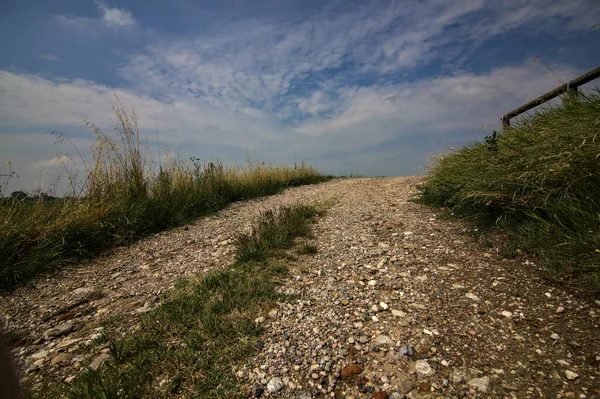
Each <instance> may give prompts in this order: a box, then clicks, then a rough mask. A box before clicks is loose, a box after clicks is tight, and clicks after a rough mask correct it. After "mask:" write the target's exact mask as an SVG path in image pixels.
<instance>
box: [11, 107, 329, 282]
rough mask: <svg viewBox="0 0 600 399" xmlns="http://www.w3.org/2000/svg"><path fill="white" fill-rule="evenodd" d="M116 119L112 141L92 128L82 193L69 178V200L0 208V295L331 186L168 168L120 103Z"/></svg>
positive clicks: (259, 173) (297, 173)
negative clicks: (83, 263)
mask: <svg viewBox="0 0 600 399" xmlns="http://www.w3.org/2000/svg"><path fill="white" fill-rule="evenodd" d="M113 111H114V115H115V120H116V122H117V126H116V129H115V130H116V132H117V135H116V136H115V137H112V136H109V135H108V134H106V133H104V132H102V131H101V130H100V129H99V128H98V127H97V126H96V125H94V124H93V123H91V122H90V123H88V126H89V127H90V129H91V130H92V132H93V133H94V136H95V137H96V141H95V143H94V144H93V145H92V146H91V159H90V160H87V161H86V160H84V159H83V156H81V155H80V156H81V157H82V161H83V164H84V165H85V167H86V180H85V182H83V183H82V184H80V185H79V184H77V182H76V178H75V176H73V175H69V187H70V191H71V192H70V193H69V195H68V196H67V197H66V198H62V199H59V200H55V201H51V202H48V201H42V200H39V201H29V200H27V199H22V198H12V199H4V200H2V201H0V288H10V287H13V286H15V285H16V284H19V283H23V282H26V281H27V280H29V279H31V278H33V277H35V276H36V275H39V274H40V273H44V272H47V271H50V270H53V269H55V268H57V267H59V266H61V265H65V264H73V263H76V262H77V261H79V260H81V259H82V258H86V257H91V256H95V255H97V254H98V253H100V252H101V251H103V250H104V249H106V248H110V247H114V246H119V245H127V244H130V243H131V242H133V241H135V240H137V239H139V238H141V237H144V236H147V235H149V234H152V233H155V232H157V231H160V230H163V229H167V228H170V227H173V226H178V225H182V224H185V223H186V222H189V221H191V220H193V219H195V218H197V217H199V216H202V215H206V214H209V213H211V212H215V211H217V210H220V209H222V208H224V207H226V206H227V205H228V204H229V203H231V202H233V201H238V200H242V199H248V198H254V197H260V196H265V195H271V194H275V193H278V192H280V191H281V190H283V189H284V188H286V187H291V186H297V185H303V184H313V183H319V182H322V181H325V180H327V179H328V178H329V177H326V176H323V175H321V174H320V173H319V172H318V171H317V170H316V169H314V168H313V167H312V166H309V165H306V164H304V163H301V164H300V165H294V166H293V167H291V166H275V165H271V164H267V163H264V162H257V161H252V160H249V161H248V164H247V165H245V166H238V165H225V164H223V163H222V162H219V161H213V162H201V161H200V160H199V159H196V158H192V159H190V160H179V159H173V158H172V157H170V156H169V155H168V154H167V157H166V159H167V160H166V161H159V162H157V161H156V160H155V159H154V158H153V157H152V153H151V151H150V149H149V147H148V146H147V144H146V141H145V139H144V138H143V135H142V133H141V132H140V130H139V128H138V120H137V116H136V115H135V112H133V111H132V112H131V113H127V112H126V111H125V110H124V107H123V106H122V104H121V103H120V102H118V99H117V105H116V106H113ZM55 135H56V136H57V137H58V138H59V141H61V142H70V140H69V139H68V138H67V137H65V136H63V135H61V134H59V133H55ZM77 152H78V153H79V154H81V153H80V152H79V150H77ZM40 198H42V196H40Z"/></svg>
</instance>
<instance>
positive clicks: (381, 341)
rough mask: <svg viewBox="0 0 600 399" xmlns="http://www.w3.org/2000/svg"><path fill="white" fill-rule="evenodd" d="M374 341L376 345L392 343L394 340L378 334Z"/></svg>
mask: <svg viewBox="0 0 600 399" xmlns="http://www.w3.org/2000/svg"><path fill="white" fill-rule="evenodd" d="M375 343H376V344H377V345H394V344H395V342H394V340H393V339H391V338H390V337H388V336H387V335H379V336H378V337H377V338H375Z"/></svg>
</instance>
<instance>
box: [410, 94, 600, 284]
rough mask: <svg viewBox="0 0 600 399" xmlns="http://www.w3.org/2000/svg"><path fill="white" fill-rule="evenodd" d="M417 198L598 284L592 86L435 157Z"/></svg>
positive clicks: (598, 131)
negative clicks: (497, 231) (499, 231)
mask: <svg viewBox="0 0 600 399" xmlns="http://www.w3.org/2000/svg"><path fill="white" fill-rule="evenodd" d="M419 197H420V200H421V201H423V202H425V203H427V204H430V205H434V206H441V207H447V208H449V209H450V210H451V212H453V213H454V214H455V215H456V216H461V217H465V218H468V219H469V220H472V221H474V222H475V223H476V224H477V225H478V226H480V227H482V228H488V227H494V228H500V229H502V230H503V231H505V232H507V233H508V236H509V237H510V239H511V242H512V247H513V248H519V249H523V250H526V251H532V252H534V253H535V254H537V255H538V256H539V260H540V262H541V263H542V264H543V265H545V266H547V267H548V268H550V269H551V270H552V271H555V272H557V273H560V274H564V273H567V274H569V275H579V276H587V277H585V278H591V279H593V280H595V282H596V284H597V285H596V287H598V288H600V250H599V249H600V90H598V89H596V90H594V91H593V92H591V93H588V94H580V95H579V97H578V98H576V99H574V98H565V99H564V101H563V103H562V104H559V105H554V106H547V107H545V108H543V109H542V110H540V111H538V112H536V113H535V114H534V115H530V116H528V117H525V118H522V119H520V120H519V121H518V122H517V123H516V124H514V126H513V127H511V128H509V129H508V131H506V132H504V133H502V134H500V135H498V136H490V137H486V140H485V141H483V142H475V143H472V144H470V145H468V146H465V147H462V148H459V149H456V150H454V151H452V152H450V153H447V154H443V155H441V156H440V157H438V160H437V163H435V165H433V166H432V168H431V169H430V171H429V174H428V176H427V179H426V182H425V183H424V184H423V185H422V186H421V187H420V196H419ZM510 252H514V250H511V251H510Z"/></svg>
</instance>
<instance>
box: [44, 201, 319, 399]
mask: <svg viewBox="0 0 600 399" xmlns="http://www.w3.org/2000/svg"><path fill="white" fill-rule="evenodd" d="M323 212H324V207H323V206H319V205H295V206H291V207H282V208H280V209H279V210H278V211H267V212H265V213H263V214H262V215H261V217H260V218H259V219H258V220H257V221H256V223H255V225H254V228H253V231H252V233H250V234H242V235H239V236H238V237H237V238H236V255H237V256H236V259H237V261H236V263H235V264H233V265H231V266H230V267H228V268H227V269H225V270H223V271H217V272H212V273H209V274H207V275H204V276H200V277H198V278H197V279H195V280H185V281H181V282H180V283H179V284H178V285H177V286H176V289H175V290H174V291H173V292H171V293H170V297H169V299H168V300H166V301H165V302H164V303H162V304H161V305H160V306H159V307H158V308H157V309H156V310H154V311H152V312H150V313H148V314H146V315H144V316H143V317H142V320H141V325H140V328H139V330H138V332H137V333H135V334H131V335H128V336H126V337H120V336H117V335H115V336H112V335H111V334H110V333H109V334H107V335H105V337H104V338H103V341H104V342H101V344H105V345H108V347H109V348H110V354H111V358H110V360H109V362H108V363H107V364H106V365H105V366H103V367H102V368H101V369H100V370H99V371H93V370H87V371H85V372H83V373H82V374H81V375H79V376H78V377H77V378H76V379H75V380H74V381H73V382H72V383H71V385H67V384H63V383H50V384H49V385H47V386H45V387H43V388H42V389H41V390H39V391H38V392H37V393H36V395H37V396H38V397H43V398H57V397H62V396H67V397H70V398H78V399H84V398H90V399H92V398H93V399H96V398H117V397H119V398H142V397H143V398H162V397H194V398H240V397H247V395H246V393H245V391H244V390H243V389H242V387H241V386H240V383H239V382H238V381H237V379H236V377H235V375H234V373H233V371H232V366H233V365H236V364H238V365H239V364H241V362H243V360H244V359H246V358H248V357H249V356H251V355H252V353H254V351H255V344H256V341H257V338H258V336H259V335H260V333H261V330H262V327H261V326H260V325H258V324H256V323H255V322H254V319H255V318H256V315H257V314H258V313H259V312H260V311H261V310H263V311H265V310H266V309H268V308H270V307H272V306H273V305H274V303H275V301H276V300H277V299H279V300H281V299H285V298H284V296H283V295H282V294H278V293H277V290H276V288H277V285H278V283H279V281H280V280H282V279H283V278H285V277H286V275H287V268H286V267H285V265H283V264H282V263H281V261H280V260H277V258H278V256H279V255H282V252H281V251H282V250H285V249H288V248H291V247H292V246H293V243H294V239H295V238H296V237H310V235H311V230H310V223H311V221H312V220H313V218H314V217H315V216H317V215H321V214H322V213H323ZM265 313H266V312H265ZM160 381H163V382H164V383H160Z"/></svg>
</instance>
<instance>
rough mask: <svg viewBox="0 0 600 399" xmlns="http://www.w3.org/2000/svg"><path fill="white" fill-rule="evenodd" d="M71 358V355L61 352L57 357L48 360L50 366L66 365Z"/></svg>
mask: <svg viewBox="0 0 600 399" xmlns="http://www.w3.org/2000/svg"><path fill="white" fill-rule="evenodd" d="M72 358H73V354H71V353H67V352H61V353H59V354H58V355H56V356H54V357H53V358H52V360H50V365H51V366H54V365H56V364H61V363H68V362H70V361H71V359H72Z"/></svg>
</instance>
